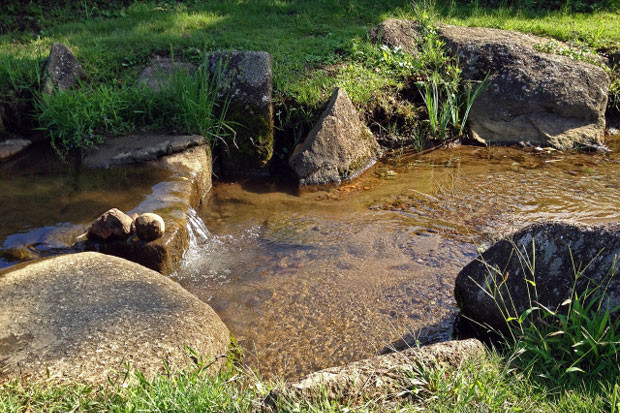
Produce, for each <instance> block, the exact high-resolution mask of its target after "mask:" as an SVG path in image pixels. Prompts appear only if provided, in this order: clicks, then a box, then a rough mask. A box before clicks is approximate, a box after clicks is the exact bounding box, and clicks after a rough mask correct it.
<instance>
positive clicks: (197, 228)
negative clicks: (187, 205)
mask: <svg viewBox="0 0 620 413" xmlns="http://www.w3.org/2000/svg"><path fill="white" fill-rule="evenodd" d="M187 233H188V235H189V247H188V249H187V250H188V251H191V250H192V249H196V248H197V247H198V246H199V245H200V244H201V243H204V242H205V241H207V240H208V239H209V237H210V236H211V233H210V232H209V229H208V228H207V226H206V225H205V223H204V221H203V220H202V218H200V216H198V213H197V212H196V210H195V209H193V208H192V209H190V210H189V214H188V216H187Z"/></svg>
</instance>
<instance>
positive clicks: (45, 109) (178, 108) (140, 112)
mask: <svg viewBox="0 0 620 413" xmlns="http://www.w3.org/2000/svg"><path fill="white" fill-rule="evenodd" d="M222 71H223V66H220V67H218V68H216V70H214V72H213V73H210V72H209V71H208V70H207V68H205V67H200V68H199V69H198V70H196V71H195V72H194V73H190V72H188V71H184V70H180V71H178V72H176V73H173V74H172V75H170V76H169V77H168V78H166V81H165V82H164V77H163V76H162V77H161V78H160V88H159V89H160V90H159V91H158V92H154V91H153V90H152V89H150V88H148V87H134V86H126V85H121V86H108V85H104V84H100V85H97V86H90V87H89V86H82V87H80V88H79V89H76V90H72V91H56V92H55V93H54V94H52V95H46V94H40V95H39V96H38V98H37V101H36V110H37V115H36V118H37V121H38V123H39V127H40V129H42V130H46V131H47V132H48V133H49V134H50V137H51V143H52V146H53V147H54V148H55V149H56V151H57V152H58V153H59V154H60V155H61V156H63V157H64V156H65V155H67V154H68V153H69V152H71V151H74V150H83V149H89V148H91V147H93V146H96V145H97V144H100V143H102V142H103V141H104V140H105V138H106V136H108V135H118V134H125V133H131V132H133V131H135V130H136V128H147V129H167V130H177V131H183V132H186V133H196V134H200V135H203V136H204V137H205V138H207V139H208V140H209V141H210V142H213V141H214V139H216V138H219V137H222V135H224V134H225V133H228V132H230V130H231V129H230V126H229V125H227V124H226V122H224V118H225V116H226V111H227V108H228V100H227V99H225V98H223V97H220V96H218V91H219V85H220V82H221V75H222Z"/></svg>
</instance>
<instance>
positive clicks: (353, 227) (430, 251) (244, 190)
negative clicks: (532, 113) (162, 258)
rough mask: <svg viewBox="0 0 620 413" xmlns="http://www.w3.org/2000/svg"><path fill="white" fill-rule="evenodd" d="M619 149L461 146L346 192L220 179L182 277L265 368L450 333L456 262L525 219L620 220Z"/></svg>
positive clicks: (281, 370) (392, 165)
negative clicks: (407, 338)
mask: <svg viewBox="0 0 620 413" xmlns="http://www.w3.org/2000/svg"><path fill="white" fill-rule="evenodd" d="M619 176H620V156H619V155H618V153H617V152H613V153H610V154H560V153H555V152H546V151H536V150H531V151H523V150H519V149H510V148H488V149H487V148H480V147H457V148H452V149H441V150H437V151H434V152H431V153H428V154H425V155H403V156H401V157H400V158H399V159H396V160H393V161H390V162H386V163H379V164H378V165H376V166H375V167H373V168H372V169H371V170H369V171H368V172H366V173H365V174H364V175H363V176H362V177H361V178H359V179H357V180H355V181H353V182H350V183H347V184H344V185H342V186H340V187H338V188H331V189H314V190H311V191H307V192H303V193H298V192H297V190H296V188H293V187H290V186H286V185H282V184H279V183H278V182H275V181H271V182H253V181H242V182H234V183H220V184H217V185H216V186H215V188H214V190H213V194H212V196H211V198H210V200H209V202H206V203H205V204H204V205H203V207H202V208H201V210H200V211H198V212H199V215H200V217H201V218H202V221H203V222H201V221H200V220H198V219H196V220H194V221H193V223H192V225H193V226H194V229H195V230H194V233H195V238H194V239H193V240H192V248H191V249H190V250H189V251H188V253H187V254H186V258H185V261H184V263H183V265H182V266H181V268H180V269H179V271H178V273H177V274H176V276H175V278H176V279H177V280H178V281H179V282H180V283H181V284H182V285H183V286H184V287H185V288H187V289H188V290H189V291H191V292H192V293H194V294H196V295H197V296H198V297H199V298H201V299H202V300H203V301H205V302H207V303H209V304H210V305H211V306H213V308H214V309H215V310H216V311H217V312H218V314H219V315H220V316H221V317H222V319H223V320H224V322H225V323H226V324H227V325H228V326H229V327H230V329H231V330H232V332H233V334H234V335H235V337H236V338H237V339H238V341H239V342H240V344H241V345H242V346H243V347H244V348H245V350H246V356H247V357H246V359H247V360H248V362H249V364H250V365H251V366H252V367H254V368H257V369H258V370H259V371H260V373H261V374H264V375H278V376H283V377H287V378H293V377H297V376H300V375H302V374H304V373H307V372H309V371H312V370H316V369H320V368H325V367H329V366H332V365H338V364H343V363H346V362H348V361H351V360H356V359H360V358H363V357H368V356H371V355H373V354H374V353H375V352H376V351H377V350H378V349H381V348H382V347H384V346H385V345H386V344H388V343H390V342H392V341H394V340H396V339H398V338H399V337H401V336H404V335H407V334H408V333H410V334H412V335H414V336H417V337H419V338H420V339H421V340H423V341H424V340H439V339H445V338H448V337H449V335H450V333H451V324H452V321H453V318H454V315H455V313H456V307H455V303H454V300H453V296H452V292H453V285H454V279H455V277H456V275H457V274H458V272H459V270H460V269H461V268H462V267H463V266H464V265H465V264H467V263H468V262H469V261H470V260H472V259H473V258H475V256H476V250H477V248H483V247H485V246H487V245H488V244H489V243H491V242H492V241H493V240H495V239H497V238H498V237H499V236H501V235H504V234H507V233H510V232H512V231H514V230H516V229H518V228H520V227H523V226H525V225H527V224H529V223H533V222H538V221H543V220H549V219H559V220H571V221H580V222H586V223H601V222H609V221H617V220H619V219H620V208H619V205H620V191H619V189H620V187H619V186H620V185H619V182H618V177H619Z"/></svg>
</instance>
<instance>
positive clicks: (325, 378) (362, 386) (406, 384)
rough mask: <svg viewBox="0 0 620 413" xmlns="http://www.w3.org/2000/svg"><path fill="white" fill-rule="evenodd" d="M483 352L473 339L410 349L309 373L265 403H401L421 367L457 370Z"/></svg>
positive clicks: (279, 389) (272, 393) (411, 392)
mask: <svg viewBox="0 0 620 413" xmlns="http://www.w3.org/2000/svg"><path fill="white" fill-rule="evenodd" d="M483 352H484V346H483V345H482V343H481V342H479V341H478V340H474V339H469V340H463V341H448V342H444V343H438V344H433V345H430V346H426V347H420V348H411V349H408V350H405V351H403V352H399V353H392V354H387V355H383V356H377V357H373V358H370V359H366V360H361V361H356V362H353V363H350V364H347V365H345V366H342V367H332V368H329V369H325V370H321V371H318V372H315V373H312V374H310V375H308V376H307V377H306V378H304V379H303V380H301V381H299V382H296V383H291V384H284V385H283V386H281V387H280V388H276V389H274V390H273V391H272V392H271V393H270V394H269V396H268V398H267V400H266V402H267V405H271V406H273V405H275V403H277V400H278V399H280V398H283V397H287V396H288V397H295V398H300V399H302V400H309V401H319V400H323V399H324V398H327V399H328V400H330V401H338V402H340V403H343V404H346V405H348V406H359V405H360V404H361V403H363V402H364V401H365V400H369V399H372V400H381V401H389V400H392V401H394V400H399V399H400V400H403V399H406V398H409V397H411V396H412V394H413V392H414V391H415V388H414V387H412V378H413V377H415V376H416V374H417V371H418V368H419V366H420V365H424V366H426V367H452V368H457V367H458V366H459V364H460V363H461V362H462V361H463V360H466V359H469V358H472V357H476V356H479V355H481V354H483Z"/></svg>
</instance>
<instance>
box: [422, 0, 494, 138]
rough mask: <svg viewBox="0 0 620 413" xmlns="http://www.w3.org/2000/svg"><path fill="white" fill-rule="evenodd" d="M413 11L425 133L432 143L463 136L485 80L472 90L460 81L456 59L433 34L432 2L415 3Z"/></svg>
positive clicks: (435, 34)
mask: <svg viewBox="0 0 620 413" xmlns="http://www.w3.org/2000/svg"><path fill="white" fill-rule="evenodd" d="M414 12H415V15H416V16H417V18H418V22H419V24H420V33H421V36H422V44H421V47H420V53H419V56H418V57H417V58H418V60H419V66H420V68H421V75H422V78H423V80H422V81H419V82H417V87H418V89H419V91H420V94H421V96H422V99H423V100H424V104H425V106H426V112H427V114H428V120H427V122H428V131H429V133H430V135H431V137H432V138H433V139H436V140H446V139H449V138H452V137H455V138H460V137H462V136H463V135H464V134H465V125H466V123H467V119H468V117H469V113H470V110H471V107H472V105H473V104H474V101H475V100H476V98H477V97H478V95H479V94H480V93H481V92H482V91H483V90H484V88H485V87H486V84H487V77H485V78H484V79H483V81H482V82H480V83H479V84H478V85H477V86H476V87H475V88H474V87H473V84H472V82H471V81H469V80H468V81H463V80H462V77H461V69H460V68H459V62H458V59H455V58H452V57H450V56H448V55H447V54H446V52H445V44H444V42H443V41H441V40H440V38H439V35H438V33H437V28H436V27H435V22H434V20H433V19H434V18H435V17H434V16H435V15H436V9H435V5H434V3H432V2H419V3H416V4H415V6H414Z"/></svg>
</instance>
